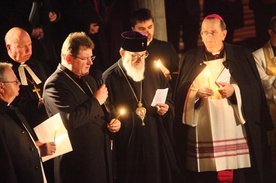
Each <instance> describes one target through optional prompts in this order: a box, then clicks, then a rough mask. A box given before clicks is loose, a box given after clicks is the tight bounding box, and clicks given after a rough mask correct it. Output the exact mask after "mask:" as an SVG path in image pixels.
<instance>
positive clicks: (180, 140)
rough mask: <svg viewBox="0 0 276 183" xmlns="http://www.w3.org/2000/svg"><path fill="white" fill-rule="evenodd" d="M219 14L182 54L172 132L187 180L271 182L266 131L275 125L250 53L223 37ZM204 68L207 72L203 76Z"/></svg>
mask: <svg viewBox="0 0 276 183" xmlns="http://www.w3.org/2000/svg"><path fill="white" fill-rule="evenodd" d="M226 34H227V30H226V24H225V22H224V20H223V19H222V17H220V16H219V15H217V14H212V15H208V16H206V17H205V18H204V20H203V22H202V26H201V37H202V41H203V43H204V45H203V46H201V47H198V48H196V49H194V50H190V51H188V52H186V53H185V54H184V57H183V60H182V61H181V63H180V65H179V76H178V78H177V81H176V89H175V95H174V101H175V108H176V118H175V123H174V124H175V126H174V130H175V131H174V135H175V141H176V145H177V149H178V152H179V155H180V157H181V160H182V165H183V167H185V170H186V173H187V174H186V175H187V177H188V182H190V183H194V182H197V183H199V182H204V183H207V182H208V183H217V182H237V183H243V182H258V183H261V182H269V178H270V177H271V176H269V167H268V161H267V159H265V157H269V156H268V155H267V154H266V152H267V151H266V148H267V136H266V132H267V131H268V130H270V129H272V128H273V125H272V122H271V117H270V115H269V111H268V107H267V104H266V99H265V95H264V91H263V89H262V85H261V81H260V77H259V75H258V71H257V68H256V65H255V63H254V62H255V61H254V58H253V56H252V54H251V52H250V51H249V50H247V49H245V48H243V47H241V46H234V45H230V44H228V43H226V42H224V39H225V37H226ZM206 73H208V75H206Z"/></svg>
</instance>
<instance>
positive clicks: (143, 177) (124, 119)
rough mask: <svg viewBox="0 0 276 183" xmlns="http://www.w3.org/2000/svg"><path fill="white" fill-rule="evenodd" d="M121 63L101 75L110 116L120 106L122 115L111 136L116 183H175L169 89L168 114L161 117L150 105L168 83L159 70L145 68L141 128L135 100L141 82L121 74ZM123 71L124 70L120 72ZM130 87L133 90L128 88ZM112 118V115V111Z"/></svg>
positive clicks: (177, 171) (176, 167)
mask: <svg viewBox="0 0 276 183" xmlns="http://www.w3.org/2000/svg"><path fill="white" fill-rule="evenodd" d="M121 62H122V60H119V61H118V62H117V63H115V64H114V65H113V66H111V67H110V68H109V69H107V70H106V71H105V72H104V73H103V78H104V81H105V84H106V86H107V88H108V102H107V105H108V106H109V110H111V112H112V113H113V112H114V111H116V110H117V111H118V110H119V109H120V108H121V107H123V108H125V109H126V114H124V115H123V116H121V117H120V121H121V129H120V131H119V132H118V133H117V134H115V137H114V149H115V155H116V157H115V158H116V164H117V167H116V170H117V176H116V182H118V183H129V182H131V183H136V182H137V183H140V182H148V183H150V182H159V183H161V182H164V183H170V182H175V181H176V180H177V179H178V178H179V177H178V176H179V174H178V173H179V169H178V166H177V163H176V158H175V154H174V150H173V145H172V141H171V140H172V139H171V126H172V120H173V117H174V107H173V103H172V100H171V97H172V96H171V90H170V89H169V92H168V96H167V99H166V104H168V105H169V111H168V112H167V113H166V114H165V115H164V116H159V115H158V114H157V109H156V107H152V106H151V102H152V100H153V97H154V95H155V92H156V90H157V89H165V88H169V84H168V81H167V80H166V79H165V77H164V75H163V74H162V73H161V71H160V70H157V69H154V68H152V66H153V65H151V64H149V65H147V66H146V70H145V79H144V80H142V100H141V102H142V104H143V107H145V108H146V110H147V112H146V116H145V118H144V122H145V125H144V126H143V125H142V120H141V119H140V118H139V117H138V116H137V114H136V112H135V110H136V108H137V103H138V102H137V100H136V98H135V97H134V94H133V91H134V93H135V95H136V97H137V99H138V100H140V89H141V88H140V87H141V82H134V81H133V80H132V79H131V78H130V77H127V78H128V80H129V83H128V82H127V80H126V77H125V76H124V74H123V73H122V71H121V69H120V68H119V66H118V64H119V63H120V65H121V68H122V69H123V66H122V63H121ZM124 72H125V71H124ZM129 84H130V85H131V86H132V87H133V91H132V90H131V87H130V86H129ZM113 115H114V117H116V115H117V114H116V112H114V114H113Z"/></svg>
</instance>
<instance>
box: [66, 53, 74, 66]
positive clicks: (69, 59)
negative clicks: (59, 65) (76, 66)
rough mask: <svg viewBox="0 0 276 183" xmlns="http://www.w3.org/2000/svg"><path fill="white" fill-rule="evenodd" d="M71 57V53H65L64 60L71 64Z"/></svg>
mask: <svg viewBox="0 0 276 183" xmlns="http://www.w3.org/2000/svg"><path fill="white" fill-rule="evenodd" d="M72 58H73V56H72V55H71V54H67V55H66V56H65V60H66V62H67V63H68V64H71V63H72Z"/></svg>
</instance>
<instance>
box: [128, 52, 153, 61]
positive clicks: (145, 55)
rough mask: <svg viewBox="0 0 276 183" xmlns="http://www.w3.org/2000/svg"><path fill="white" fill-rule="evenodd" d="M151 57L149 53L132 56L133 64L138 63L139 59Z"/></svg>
mask: <svg viewBox="0 0 276 183" xmlns="http://www.w3.org/2000/svg"><path fill="white" fill-rule="evenodd" d="M148 56H149V52H146V53H144V54H142V55H139V54H131V59H132V61H133V62H135V61H137V60H138V59H145V58H147V57H148Z"/></svg>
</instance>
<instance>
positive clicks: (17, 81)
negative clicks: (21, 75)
mask: <svg viewBox="0 0 276 183" xmlns="http://www.w3.org/2000/svg"><path fill="white" fill-rule="evenodd" d="M1 82H2V83H14V84H19V83H20V81H19V80H18V79H16V80H14V81H1Z"/></svg>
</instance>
